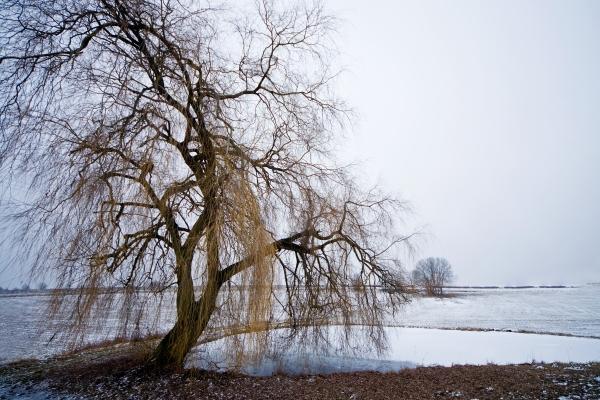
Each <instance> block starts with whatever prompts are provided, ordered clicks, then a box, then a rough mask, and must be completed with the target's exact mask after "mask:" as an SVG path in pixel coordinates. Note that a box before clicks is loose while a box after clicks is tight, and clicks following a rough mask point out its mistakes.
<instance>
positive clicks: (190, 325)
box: [151, 284, 220, 368]
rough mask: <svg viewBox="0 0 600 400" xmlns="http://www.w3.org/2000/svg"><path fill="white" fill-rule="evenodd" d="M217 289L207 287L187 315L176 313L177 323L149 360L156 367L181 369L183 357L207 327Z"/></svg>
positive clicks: (215, 285)
mask: <svg viewBox="0 0 600 400" xmlns="http://www.w3.org/2000/svg"><path fill="white" fill-rule="evenodd" d="M219 288H220V285H218V284H211V285H208V286H207V287H206V288H205V289H204V293H203V295H202V297H201V298H200V300H198V301H197V302H194V303H193V305H192V306H191V307H189V311H188V312H187V313H184V314H181V313H179V312H178V315H177V322H176V323H175V325H174V326H173V328H171V330H170V331H169V333H167V335H166V336H165V337H164V338H163V339H162V340H161V341H160V343H159V344H158V346H157V348H156V349H155V350H154V354H153V356H152V359H151V360H152V362H153V363H154V364H155V365H156V366H157V367H159V368H182V367H183V363H184V361H185V357H186V356H187V355H188V353H189V352H190V350H191V349H192V348H193V347H194V346H195V345H196V343H197V342H198V338H199V337H200V335H202V333H203V332H204V330H205V329H206V326H207V325H208V321H209V320H210V316H211V315H212V313H213V311H214V309H215V305H216V301H217V295H218V293H219Z"/></svg>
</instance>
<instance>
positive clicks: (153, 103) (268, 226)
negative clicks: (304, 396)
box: [0, 0, 406, 366]
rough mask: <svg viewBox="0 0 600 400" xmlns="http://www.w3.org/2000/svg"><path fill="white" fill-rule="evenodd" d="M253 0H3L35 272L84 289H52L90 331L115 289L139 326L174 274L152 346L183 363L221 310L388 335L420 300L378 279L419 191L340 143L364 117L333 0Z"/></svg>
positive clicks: (4, 144) (5, 79)
mask: <svg viewBox="0 0 600 400" xmlns="http://www.w3.org/2000/svg"><path fill="white" fill-rule="evenodd" d="M238 7H239V8H241V7H242V6H241V5H239V6H238ZM252 10H253V12H254V14H253V15H254V16H248V15H250V14H246V15H245V16H242V15H244V13H245V12H247V11H248V9H244V10H241V9H240V10H238V9H236V10H232V9H227V8H216V7H212V6H211V5H210V4H206V5H201V4H199V3H198V2H195V1H190V2H186V1H185V0H127V1H124V0H56V1H43V0H4V1H3V2H2V4H1V5H0V43H1V44H0V46H1V48H0V49H1V50H0V51H1V54H0V102H1V103H0V146H1V147H0V163H1V164H0V165H1V166H2V173H3V180H4V181H5V182H9V180H11V181H14V179H16V178H19V179H21V180H22V181H24V182H27V184H28V187H29V190H28V191H27V195H26V196H22V197H24V198H23V199H22V200H24V201H23V202H22V203H21V204H20V206H19V208H18V211H17V212H15V213H14V214H13V217H14V218H16V219H17V221H18V223H14V224H11V225H5V228H6V226H8V227H9V228H6V229H12V230H13V231H12V236H11V237H12V238H13V241H14V242H15V244H18V245H19V246H20V247H19V248H20V251H21V253H22V254H27V255H29V258H28V259H30V260H32V268H33V271H34V272H37V273H44V272H47V271H53V272H52V274H54V276H55V277H57V279H58V282H59V285H60V286H61V287H71V288H78V289H77V293H78V295H77V297H76V300H72V299H71V300H65V299H66V298H68V297H69V296H61V295H57V296H56V300H55V303H54V304H55V308H54V310H55V312H59V311H57V310H60V312H64V311H69V312H70V313H71V314H70V315H71V319H70V322H71V327H72V328H73V331H75V329H76V328H80V327H85V326H87V325H86V324H88V323H89V322H90V321H94V320H97V318H99V313H100V311H101V310H106V309H107V308H111V307H112V308H114V305H113V303H112V301H114V298H115V296H117V297H118V296H121V297H120V298H123V296H124V297H125V298H126V299H129V300H128V301H125V302H124V303H122V304H123V309H122V310H121V319H122V322H123V324H124V326H127V324H128V323H129V322H131V319H132V318H137V319H138V320H139V318H141V316H143V315H152V314H153V313H156V312H157V309H156V307H155V306H154V305H151V304H150V302H148V301H147V297H149V296H153V295H157V296H160V295H162V294H164V293H172V291H175V296H174V303H175V309H176V321H175V323H174V326H173V327H172V329H171V330H170V331H169V332H168V333H167V334H166V336H164V338H163V339H162V340H161V342H160V344H159V345H158V347H157V348H156V350H155V352H154V354H153V357H152V360H153V361H154V362H156V363H157V364H159V365H176V366H181V365H182V364H183V362H184V360H185V357H186V355H187V354H188V352H189V351H190V349H191V348H192V347H193V346H194V345H195V344H196V343H197V342H198V339H199V338H200V337H201V335H202V334H203V333H206V332H207V327H210V326H214V327H218V326H221V327H232V326H238V327H246V328H247V329H248V330H259V329H267V330H268V328H270V327H271V328H272V327H274V326H277V325H276V323H280V322H286V323H287V326H290V327H291V328H292V331H293V332H300V331H302V330H303V329H308V327H310V329H316V328H315V327H318V326H319V325H321V324H322V323H323V322H324V321H327V322H330V323H331V322H335V323H337V324H340V325H343V326H345V327H346V328H347V329H348V330H350V329H351V328H350V327H351V326H352V325H362V326H369V327H371V328H372V329H371V330H370V337H371V338H374V339H378V338H380V337H381V336H380V334H381V332H382V330H381V324H382V318H383V316H384V314H385V312H386V310H388V309H389V307H392V308H393V307H395V306H396V305H398V304H400V303H401V301H402V300H403V297H402V296H403V291H402V290H396V291H390V292H388V293H387V294H385V295H382V294H381V293H380V292H378V290H377V286H378V285H381V284H386V282H387V281H388V278H389V276H391V272H393V271H394V270H395V269H397V268H398V267H399V264H398V257H397V251H396V249H397V247H398V246H397V245H399V244H402V243H403V242H404V241H405V240H406V238H405V237H402V236H399V235H395V234H394V224H393V223H394V218H393V213H394V212H395V210H398V209H399V208H401V204H399V203H398V202H396V201H395V200H393V199H392V198H389V197H386V196H384V195H382V194H380V193H379V192H378V191H376V190H370V191H361V190H360V188H358V187H357V186H356V184H355V183H354V182H353V180H352V178H351V176H350V175H349V174H348V172H347V170H346V169H345V168H342V167H338V166H337V165H336V162H335V161H334V158H333V155H332V154H331V143H332V140H333V139H334V136H335V133H336V132H339V131H340V128H341V127H342V126H343V123H344V119H345V118H346V111H345V107H344V105H343V103H342V102H341V101H339V100H337V99H336V97H335V96H334V94H333V90H332V89H333V83H332V82H333V81H332V79H333V78H335V76H336V71H332V70H331V68H330V61H329V60H330V55H331V51H330V49H331V46H330V38H331V36H330V34H331V29H332V26H333V22H334V21H333V19H332V18H331V17H329V16H327V15H326V14H325V13H324V12H323V9H322V7H321V6H320V5H319V4H316V5H315V4H312V5H294V6H292V7H290V6H289V5H287V6H285V7H281V6H278V5H276V4H272V3H270V2H268V1H265V2H259V3H256V4H254V6H253V7H252ZM391 284H393V285H396V286H397V285H398V282H397V281H394V282H393V283H391ZM117 286H121V287H123V288H124V289H122V290H120V291H115V290H112V288H115V287H117ZM141 288H144V290H142V289H141ZM106 299H111V300H106ZM78 332H79V331H78ZM377 341H378V340H377ZM378 344H379V342H378Z"/></svg>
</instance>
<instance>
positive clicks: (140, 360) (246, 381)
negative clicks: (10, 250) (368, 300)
mask: <svg viewBox="0 0 600 400" xmlns="http://www.w3.org/2000/svg"><path fill="white" fill-rule="evenodd" d="M146 354H147V348H146V347H144V346H143V345H136V346H133V345H127V344H125V345H117V346H113V347H111V348H109V349H90V350H86V351H84V352H81V353H80V354H77V355H69V356H64V357H57V358H54V359H50V360H47V361H35V360H33V361H23V362H20V363H13V364H10V365H6V366H2V367H0V379H1V380H2V382H3V387H4V392H0V398H2V396H5V397H4V398H10V397H8V396H10V395H11V390H12V393H13V394H14V395H15V396H17V395H20V396H26V395H27V394H28V390H29V394H30V398H38V397H35V396H31V394H35V393H38V392H39V393H42V392H43V393H44V395H48V396H49V398H63V396H69V397H70V398H84V399H104V398H112V399H188V398H193V399H294V400H300V399H323V400H327V399H353V400H358V399H450V398H452V399H558V398H560V396H564V397H565V398H568V399H573V400H574V399H600V363H590V364H521V365H506V366H500V365H484V366H454V367H422V368H416V369H407V370H403V371H400V372H397V373H377V372H360V373H343V374H332V375H317V376H287V375H276V376H271V377H249V376H245V375H238V374H232V373H226V374H223V373H215V372H206V371H199V370H184V371H170V372H158V371H153V370H149V369H148V368H147V367H145V365H144V360H145V357H146ZM36 390H37V391H38V392H36ZM40 391H42V392H40ZM1 393H4V394H3V395H2V394H1ZM39 398H42V397H39Z"/></svg>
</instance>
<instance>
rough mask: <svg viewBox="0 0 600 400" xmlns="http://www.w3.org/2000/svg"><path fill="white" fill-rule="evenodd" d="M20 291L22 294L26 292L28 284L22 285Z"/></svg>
mask: <svg viewBox="0 0 600 400" xmlns="http://www.w3.org/2000/svg"><path fill="white" fill-rule="evenodd" d="M21 290H22V291H24V292H27V291H28V290H29V284H28V283H24V284H23V285H21Z"/></svg>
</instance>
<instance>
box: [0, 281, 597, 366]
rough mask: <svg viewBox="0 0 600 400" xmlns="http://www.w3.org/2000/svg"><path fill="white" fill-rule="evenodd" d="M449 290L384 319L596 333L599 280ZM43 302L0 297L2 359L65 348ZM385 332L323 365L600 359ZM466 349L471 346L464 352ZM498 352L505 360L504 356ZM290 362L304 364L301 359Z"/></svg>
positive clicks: (498, 341)
mask: <svg viewBox="0 0 600 400" xmlns="http://www.w3.org/2000/svg"><path fill="white" fill-rule="evenodd" d="M455 294H457V296H455V297H450V298H445V299H442V300H440V299H432V298H416V299H415V300H414V301H413V302H412V303H410V304H408V305H407V306H406V307H405V308H404V310H403V311H402V312H401V313H400V314H399V315H397V316H396V318H395V320H391V321H389V325H390V326H404V327H407V326H408V327H425V328H452V329H493V330H511V331H529V332H538V333H554V334H568V335H575V336H592V337H600V301H598V300H599V299H600V287H598V286H584V287H580V288H565V289H519V290H515V289H487V290H482V289H480V290H467V291H458V292H455ZM48 300H49V296H48V295H44V294H36V295H17V296H14V295H0V338H1V340H0V362H6V361H10V360H15V359H19V358H32V357H33V358H40V357H45V356H48V355H51V354H55V353H58V352H60V351H63V350H64V349H65V346H64V343H61V342H60V341H59V340H56V339H54V340H50V339H51V337H52V333H51V332H50V333H49V332H44V333H43V332H42V331H41V330H40V328H41V327H43V323H44V322H45V309H46V305H47V302H48ZM164 314H165V315H166V318H165V319H164V321H166V322H163V323H162V325H160V326H159V327H158V329H159V330H162V331H164V330H166V329H167V328H168V326H169V324H168V321H169V319H170V318H172V315H170V314H171V313H164ZM153 329H154V330H155V329H156V328H153V327H152V326H150V325H148V326H142V327H141V331H142V333H150V332H152V331H153ZM388 333H389V336H390V344H391V345H392V347H391V349H390V353H389V354H388V358H377V357H374V356H373V355H363V357H362V358H361V360H360V363H362V364H360V365H361V366H358V364H357V363H359V361H356V363H354V364H352V363H349V362H348V360H349V359H350V358H352V357H350V356H349V355H346V356H340V355H336V356H319V357H321V358H322V359H323V360H324V361H326V362H324V363H322V364H323V366H322V367H323V369H324V370H328V369H332V370H335V369H336V368H338V365H340V364H348V365H350V364H351V365H353V366H354V367H356V368H359V369H365V368H367V367H368V368H367V369H369V368H371V366H372V365H373V364H372V363H373V362H376V363H377V365H379V366H380V368H384V369H385V368H389V369H391V370H395V369H398V367H401V366H410V365H414V364H427V365H428V364H441V365H446V364H447V363H485V362H487V361H494V362H511V363H512V362H529V361H532V360H538V361H542V360H548V361H550V360H551V358H552V357H550V355H554V356H555V357H557V360H562V361H584V359H583V358H582V356H583V355H585V356H586V357H592V358H591V359H595V360H597V361H598V360H600V354H599V353H598V351H597V349H598V343H600V340H597V339H596V340H594V339H582V338H569V337H559V336H540V335H518V334H514V333H503V332H460V331H439V330H423V329H406V328H391V327H390V328H389V329H388ZM115 334H116V328H115V324H114V321H110V320H109V321H107V322H106V323H105V324H103V328H102V329H100V330H98V331H96V332H94V333H93V335H92V336H90V340H101V339H109V338H111V337H114V335H115ZM464 341H466V342H467V343H468V344H469V346H467V349H466V350H465V349H462V350H459V347H457V346H454V345H452V346H448V343H463V342H464ZM436 346H437V347H436ZM469 349H477V350H476V351H475V350H474V351H473V352H469V351H467V350H469ZM586 349H588V351H586ZM546 351H547V352H546ZM392 355H393V356H392ZM503 356H505V357H507V358H502V357H503ZM323 357H325V358H323ZM340 357H341V359H342V360H344V362H343V363H340V362H338V361H339V359H340ZM390 357H391V358H390ZM461 357H462V358H461ZM314 358H315V357H312V358H311V359H314ZM323 360H322V361H323ZM328 360H329V361H328ZM336 360H338V361H336ZM296 361H297V360H296ZM306 362H308V361H306ZM306 362H305V363H306ZM311 362H312V361H311ZM295 364H296V365H303V364H302V363H300V362H295ZM263 367H264V366H261V367H260V368H263ZM354 367H353V368H354Z"/></svg>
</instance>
